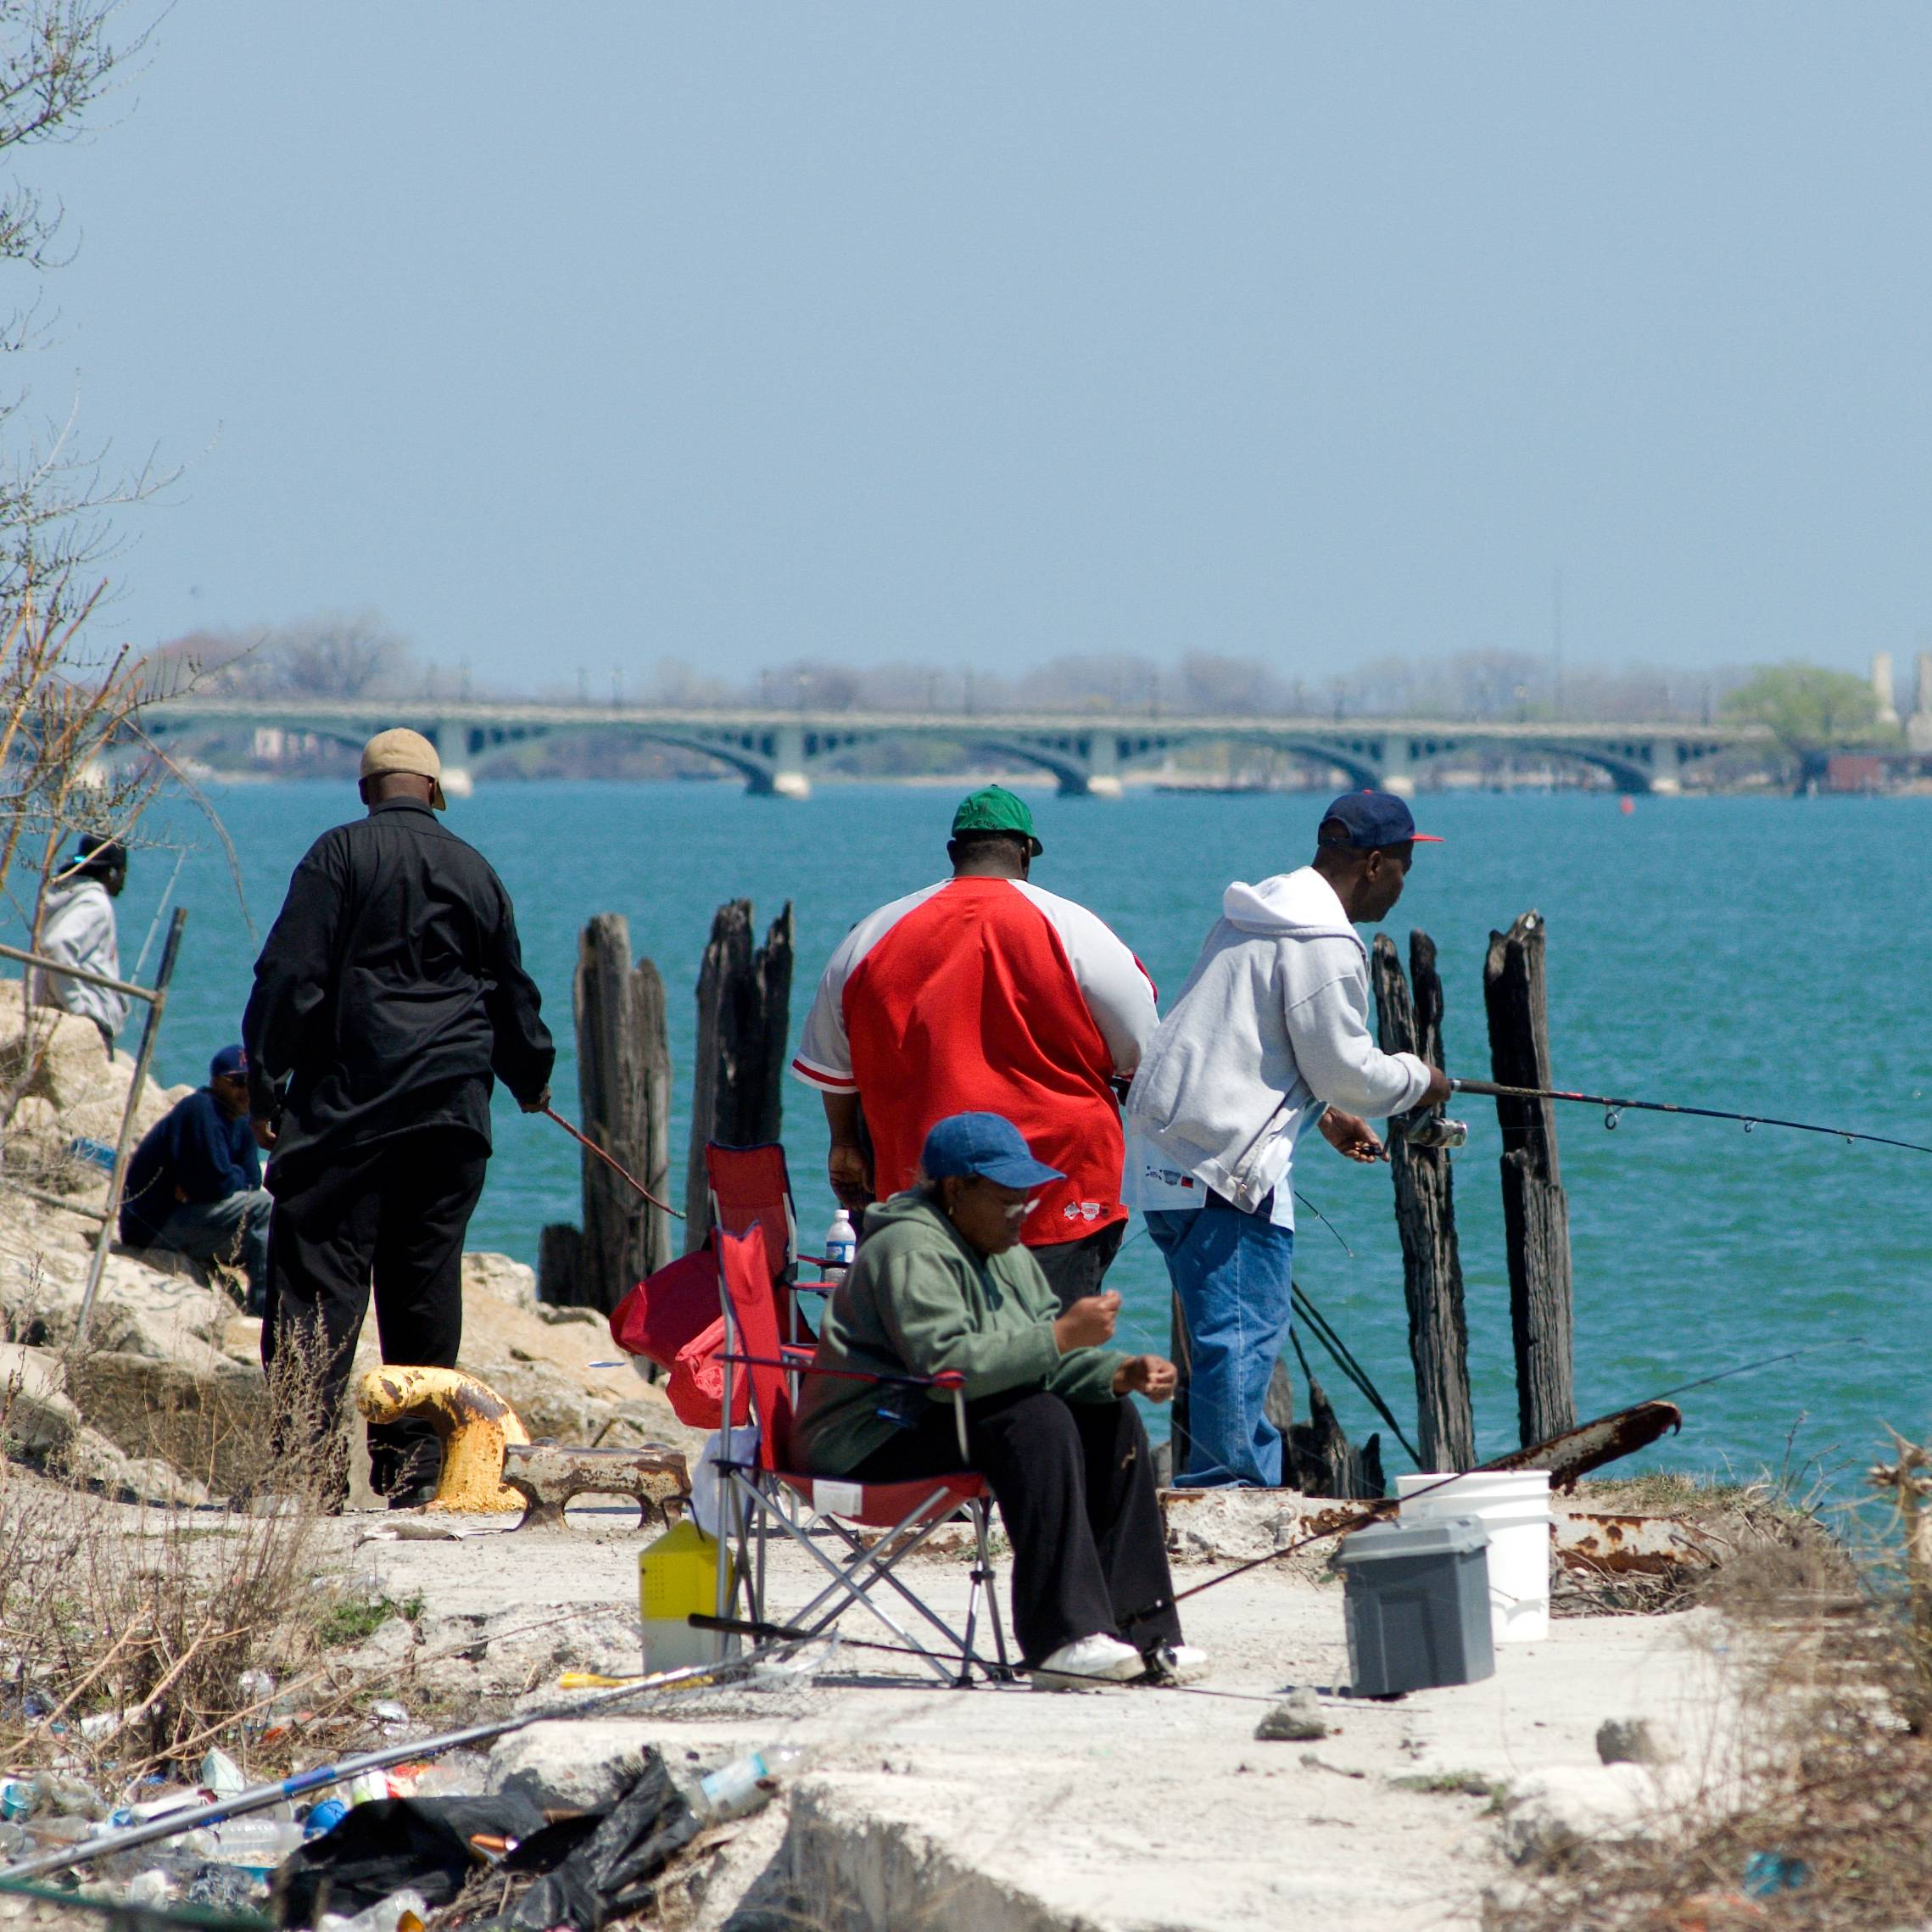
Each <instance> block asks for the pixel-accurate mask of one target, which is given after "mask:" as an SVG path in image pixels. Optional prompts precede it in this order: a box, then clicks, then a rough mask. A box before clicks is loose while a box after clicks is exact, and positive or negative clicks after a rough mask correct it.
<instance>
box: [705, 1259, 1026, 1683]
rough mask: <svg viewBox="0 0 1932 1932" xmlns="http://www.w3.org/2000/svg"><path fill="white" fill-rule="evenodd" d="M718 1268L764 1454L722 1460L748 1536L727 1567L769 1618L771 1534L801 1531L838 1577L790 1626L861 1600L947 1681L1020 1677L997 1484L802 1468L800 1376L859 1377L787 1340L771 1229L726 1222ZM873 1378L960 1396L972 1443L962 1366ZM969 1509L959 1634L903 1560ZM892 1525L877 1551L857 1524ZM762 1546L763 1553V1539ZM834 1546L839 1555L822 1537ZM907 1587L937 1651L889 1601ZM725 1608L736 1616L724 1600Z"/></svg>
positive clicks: (739, 1532) (814, 1621)
mask: <svg viewBox="0 0 1932 1932" xmlns="http://www.w3.org/2000/svg"><path fill="white" fill-rule="evenodd" d="M716 1240H717V1247H718V1272H719V1276H720V1278H721V1281H722V1283H723V1297H724V1316H725V1326H726V1332H727V1338H728V1346H727V1348H726V1349H725V1353H724V1364H725V1376H726V1381H725V1397H724V1399H725V1407H726V1412H727V1413H729V1410H730V1404H731V1401H732V1394H733V1390H732V1382H731V1379H730V1378H731V1376H733V1374H734V1372H736V1371H742V1372H743V1373H744V1375H745V1376H746V1377H747V1378H748V1379H749V1381H750V1382H751V1415H752V1419H753V1421H755V1422H756V1423H757V1429H758V1447H757V1460H756V1461H755V1462H754V1463H752V1464H751V1465H749V1466H748V1465H746V1464H744V1463H740V1462H735V1461H725V1462H720V1463H719V1465H718V1470H719V1473H720V1474H721V1475H723V1477H725V1479H726V1484H727V1488H726V1494H727V1496H728V1497H729V1511H728V1518H727V1522H728V1527H729V1530H730V1532H731V1533H732V1535H733V1537H734V1540H735V1541H736V1543H737V1545H738V1551H739V1560H738V1561H737V1562H736V1563H735V1564H734V1565H730V1566H725V1569H724V1571H723V1572H721V1580H720V1587H721V1594H723V1587H724V1586H723V1577H724V1575H726V1574H735V1575H737V1576H740V1577H743V1578H744V1579H745V1584H746V1590H747V1594H748V1595H749V1597H750V1598H751V1603H750V1610H751V1616H752V1617H753V1619H754V1620H756V1621H757V1622H760V1623H762V1622H766V1621H767V1618H766V1606H765V1562H764V1555H765V1551H764V1542H765V1536H766V1533H767V1531H768V1530H771V1531H775V1532H778V1533H782V1534H783V1535H785V1536H787V1537H789V1538H790V1539H791V1541H792V1542H793V1543H794V1544H796V1546H797V1547H798V1548H799V1549H800V1550H803V1551H804V1552H805V1553H806V1554H807V1555H808V1556H810V1557H811V1559H812V1561H813V1562H815V1563H817V1564H818V1566H819V1567H820V1568H822V1569H823V1570H824V1572H826V1574H827V1575H828V1576H829V1577H830V1579H831V1581H830V1582H829V1583H827V1584H826V1586H825V1588H824V1589H822V1590H820V1591H819V1593H818V1595H817V1596H815V1597H813V1598H812V1600H811V1601H810V1602H809V1603H808V1604H807V1605H805V1607H804V1608H803V1609H802V1610H801V1611H796V1613H795V1614H793V1615H792V1616H790V1617H787V1618H786V1619H785V1623H786V1625H787V1627H788V1628H791V1629H796V1630H809V1631H813V1632H818V1631H822V1630H826V1629H829V1628H831V1626H832V1625H833V1624H835V1623H836V1622H838V1620H839V1618H840V1617H841V1616H843V1615H844V1613H845V1612H846V1610H847V1609H849V1608H851V1607H852V1605H855V1604H856V1605H863V1607H864V1608H865V1609H867V1610H869V1611H871V1612H872V1614H873V1615H874V1617H877V1618H878V1619H879V1622H881V1623H883V1624H884V1625H885V1627H886V1628H887V1629H889V1630H891V1632H892V1633H893V1634H894V1635H895V1636H896V1637H897V1638H898V1639H900V1641H901V1642H902V1643H903V1644H906V1645H907V1648H908V1649H909V1650H912V1651H913V1652H915V1653H916V1654H917V1655H918V1656H921V1657H923V1658H924V1660H925V1661H926V1662H927V1664H928V1665H930V1667H931V1668H932V1669H933V1670H934V1671H935V1672H936V1673H937V1674H938V1676H939V1678H940V1679H941V1682H942V1683H946V1684H954V1685H957V1686H958V1687H960V1688H964V1687H965V1686H966V1685H968V1684H970V1683H971V1682H972V1678H973V1672H974V1671H975V1670H977V1671H979V1672H980V1673H981V1674H982V1675H983V1676H985V1677H986V1679H987V1680H988V1681H989V1682H991V1683H1003V1682H1005V1681H1007V1680H1008V1679H1009V1678H1011V1677H1012V1675H1013V1670H1012V1667H1011V1666H1010V1665H1009V1664H1008V1661H1007V1652H1006V1633H1005V1631H1004V1630H1003V1629H1002V1627H1001V1623H1000V1613H999V1604H998V1601H997V1598H996V1596H995V1594H994V1589H993V1566H992V1553H991V1548H990V1546H989V1539H988V1533H987V1517H988V1510H989V1506H990V1505H991V1492H990V1491H989V1490H988V1489H987V1488H986V1478H985V1477H982V1476H978V1475H974V1474H972V1473H970V1472H965V1473H962V1474H958V1475H949V1476H930V1477H921V1478H919V1479H918V1480H916V1481H913V1482H908V1483H853V1482H849V1481H836V1480H834V1479H833V1478H831V1477H823V1476H806V1475H801V1474H800V1473H798V1472H797V1471H795V1470H794V1469H793V1468H792V1467H791V1466H790V1434H791V1417H792V1402H793V1396H792V1380H793V1377H794V1376H810V1375H814V1374H818V1375H824V1374H831V1373H852V1374H854V1375H859V1371H831V1370H825V1369H818V1368H816V1367H815V1366H814V1365H812V1362H811V1360H810V1359H809V1355H808V1354H807V1351H806V1350H804V1349H802V1348H787V1347H785V1344H784V1343H781V1341H780V1339H779V1307H778V1293H779V1291H778V1289H777V1287H776V1286H775V1284H774V1283H773V1278H772V1270H771V1267H770V1265H769V1264H768V1259H767V1256H766V1254H765V1249H764V1236H763V1231H762V1228H755V1229H753V1230H752V1231H751V1232H750V1233H749V1234H747V1235H745V1236H744V1237H739V1236H736V1235H733V1234H729V1233H727V1232H725V1231H723V1229H722V1228H721V1229H720V1231H719V1232H718V1235H717V1237H716ZM860 1379H862V1380H863V1381H866V1382H881V1383H892V1384H895V1385H917V1386H919V1387H920V1388H950V1389H951V1390H952V1399H953V1403H954V1405H955V1407H954V1414H955V1415H956V1416H957V1418H958V1425H959V1441H960V1447H961V1449H962V1452H963V1450H964V1447H965V1442H966V1404H965V1398H964V1395H963V1393H962V1392H963V1387H964V1378H963V1376H960V1375H959V1374H958V1371H951V1372H949V1373H941V1374H940V1375H937V1376H873V1375H860ZM960 1515H963V1516H965V1517H966V1518H967V1520H968V1521H969V1522H970V1523H971V1524H972V1525H973V1534H974V1550H975V1554H974V1565H973V1572H972V1581H971V1584H970V1587H969V1591H968V1594H967V1599H966V1628H965V1629H964V1631H963V1633H962V1632H960V1631H958V1630H955V1629H954V1628H953V1627H952V1625H951V1624H950V1623H948V1622H946V1619H945V1618H944V1617H941V1615H940V1614H939V1612H938V1611H935V1610H934V1609H933V1608H932V1606H931V1605H930V1604H928V1603H926V1602H925V1601H924V1600H922V1599H921V1598H920V1597H919V1595H918V1594H916V1593H915V1592H914V1591H913V1589H911V1588H910V1586H909V1585H908V1584H907V1583H906V1581H905V1579H904V1578H903V1577H902V1576H901V1575H900V1574H899V1566H900V1565H901V1564H902V1563H903V1562H904V1561H905V1559H906V1558H907V1557H908V1556H909V1555H912V1553H913V1551H914V1550H917V1549H919V1547H920V1545H921V1544H924V1542H925V1541H926V1540H927V1538H930V1536H931V1534H932V1533H933V1532H934V1531H935V1530H936V1529H937V1528H938V1527H939V1526H940V1525H941V1523H943V1522H948V1521H950V1520H951V1519H952V1518H953V1517H954V1516H960ZM849 1523H856V1524H857V1525H859V1526H860V1527H862V1528H864V1529H868V1530H874V1531H883V1532H884V1534H883V1535H882V1536H879V1538H878V1539H877V1540H876V1541H875V1542H874V1544H872V1546H871V1547H870V1548H869V1549H868V1547H867V1546H866V1544H865V1543H864V1542H863V1541H862V1540H861V1539H860V1538H859V1537H858V1536H857V1535H856V1534H854V1533H853V1532H852V1530H851V1529H849V1528H848V1527H846V1525H847V1524H849ZM754 1538H755V1539H756V1542H757V1551H756V1557H755V1559H754V1555H753V1551H752V1549H751V1543H752V1541H753V1539H754ZM828 1541H829V1542H830V1543H832V1544H834V1545H835V1550H834V1551H830V1552H829V1551H828V1550H825V1549H824V1548H822V1547H821V1544H824V1543H826V1542H828ZM888 1589H890V1590H891V1591H893V1592H896V1594H897V1595H898V1596H899V1597H900V1598H902V1599H903V1600H904V1602H905V1603H906V1604H907V1605H909V1606H910V1607H911V1608H912V1609H913V1610H914V1611H917V1612H918V1613H919V1617H923V1618H924V1620H925V1622H927V1623H928V1624H929V1625H930V1626H931V1628H933V1629H934V1630H935V1631H936V1632H937V1633H938V1634H939V1636H940V1637H941V1638H942V1639H944V1640H945V1643H946V1650H944V1651H943V1652H940V1651H935V1650H930V1649H929V1648H928V1647H927V1645H926V1644H923V1643H921V1642H920V1641H919V1637H918V1636H917V1635H915V1634H914V1630H915V1629H916V1628H917V1626H916V1625H914V1626H913V1628H908V1627H907V1623H906V1622H902V1621H901V1619H900V1618H899V1617H896V1616H895V1615H894V1614H893V1611H894V1609H896V1607H897V1606H896V1605H891V1604H889V1603H888V1602H887V1601H885V1600H883V1599H884V1597H885V1591H886V1590H888ZM982 1592H983V1593H984V1594H985V1597H986V1617H987V1620H988V1621H989V1622H991V1625H992V1631H993V1648H994V1652H995V1655H994V1656H992V1657H991V1658H988V1657H984V1656H980V1654H979V1653H978V1652H977V1651H976V1650H974V1648H973V1640H974V1634H975V1633H976V1631H977V1628H978V1622H979V1615H980V1595H981V1593H982ZM719 1614H720V1615H721V1616H722V1615H723V1614H724V1608H723V1605H720V1606H719Z"/></svg>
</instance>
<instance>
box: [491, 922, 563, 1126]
mask: <svg viewBox="0 0 1932 1932" xmlns="http://www.w3.org/2000/svg"><path fill="white" fill-rule="evenodd" d="M496 901H497V916H496V919H495V920H494V923H493V925H492V929H491V931H490V934H489V942H488V943H489V959H488V961H487V964H486V970H487V971H488V973H489V992H488V993H487V994H486V995H485V996H484V1003H485V1005H486V1006H487V1007H488V1008H489V1024H490V1030H491V1032H492V1034H493V1035H494V1041H493V1044H492V1047H491V1050H490V1069H491V1070H492V1071H493V1072H494V1074H495V1075H496V1077H497V1078H498V1079H499V1080H501V1081H502V1082H503V1084H504V1085H505V1086H506V1087H508V1088H509V1089H510V1091H511V1092H512V1093H513V1094H515V1095H516V1097H517V1099H518V1100H523V1101H528V1100H534V1099H536V1098H537V1097H538V1096H539V1094H541V1093H542V1092H544V1089H545V1088H546V1087H548V1086H550V1069H551V1068H552V1067H553V1066H555V1065H556V1057H557V1052H556V1043H555V1042H554V1041H552V1040H551V1038H550V1028H549V1027H547V1026H545V1025H544V1020H543V1013H542V1007H543V1003H544V1001H543V995H542V994H541V993H539V991H537V982H536V981H535V980H533V979H532V978H531V977H530V975H529V974H528V973H526V972H525V971H524V970H523V946H522V941H520V940H519V939H518V938H517V914H516V913H515V911H514V910H513V909H512V908H511V903H510V895H509V894H508V893H507V892H505V891H504V890H503V887H502V885H501V884H500V883H497V885H496Z"/></svg>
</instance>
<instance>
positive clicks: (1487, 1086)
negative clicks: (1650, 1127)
mask: <svg viewBox="0 0 1932 1932" xmlns="http://www.w3.org/2000/svg"><path fill="white" fill-rule="evenodd" d="M1449 1086H1450V1088H1451V1090H1452V1091H1453V1092H1457V1093H1479V1094H1483V1095H1485V1096H1487V1097H1488V1098H1490V1099H1493V1100H1569V1101H1574V1102H1575V1103H1577V1104H1578V1105H1579V1106H1583V1107H1600V1108H1602V1109H1603V1124H1604V1125H1605V1126H1606V1127H1609V1128H1611V1129H1614V1128H1615V1127H1616V1125H1617V1116H1618V1115H1619V1114H1626V1113H1635V1114H1685V1115H1687V1116H1689V1117H1691V1118H1693V1119H1695V1120H1741V1121H1743V1122H1744V1129H1745V1132H1746V1133H1747V1134H1748V1133H1750V1132H1751V1130H1752V1129H1753V1128H1755V1127H1789V1128H1790V1129H1791V1130H1792V1131H1793V1132H1795V1133H1800V1134H1825V1135H1829V1136H1830V1137H1831V1138H1832V1139H1834V1140H1840V1141H1869V1142H1871V1143H1872V1144H1873V1146H1874V1147H1903V1148H1904V1149H1905V1151H1906V1152H1907V1153H1932V1147H1927V1146H1925V1145H1924V1144H1923V1143H1922V1142H1918V1141H1897V1140H1894V1139H1893V1138H1892V1137H1891V1136H1890V1135H1889V1134H1861V1133H1856V1132H1854V1131H1852V1130H1851V1128H1849V1127H1821V1126H1819V1125H1818V1123H1817V1122H1816V1121H1815V1120H1778V1119H1777V1118H1776V1117H1775V1116H1773V1115H1772V1114H1734V1113H1732V1112H1731V1111H1730V1110H1729V1109H1728V1108H1723V1107H1680V1106H1678V1105H1677V1104H1676V1103H1674V1102H1672V1101H1668V1100H1622V1099H1619V1098H1618V1097H1617V1096H1616V1095H1614V1094H1607V1093H1572V1092H1568V1091H1567V1090H1566V1089H1564V1088H1562V1087H1552V1086H1502V1085H1500V1084H1499V1083H1498V1082H1497V1081H1495V1080H1450V1082H1449Z"/></svg>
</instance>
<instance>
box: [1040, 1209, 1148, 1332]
mask: <svg viewBox="0 0 1932 1932" xmlns="http://www.w3.org/2000/svg"><path fill="white" fill-rule="evenodd" d="M1126 1231H1127V1224H1126V1223H1125V1221H1109V1222H1108V1224H1107V1226H1105V1227H1103V1228H1098V1229H1096V1230H1095V1231H1094V1232H1093V1233H1092V1234H1083V1235H1082V1236H1081V1237H1080V1239H1079V1240H1078V1241H1056V1242H1053V1245H1052V1246H1051V1247H1049V1248H1032V1249H1030V1250H1029V1252H1030V1254H1032V1256H1033V1259H1035V1260H1036V1261H1037V1262H1038V1263H1039V1264H1040V1272H1041V1274H1042V1275H1044V1276H1046V1277H1047V1287H1050V1288H1051V1289H1052V1290H1053V1295H1054V1298H1055V1299H1056V1300H1058V1303H1059V1304H1060V1313H1061V1314H1062V1315H1064V1314H1065V1313H1066V1312H1067V1310H1068V1309H1069V1308H1071V1307H1072V1306H1073V1305H1074V1304H1075V1302H1076V1301H1078V1300H1079V1299H1080V1298H1081V1297H1082V1296H1083V1295H1097V1294H1098V1293H1100V1284H1101V1283H1102V1282H1103V1281H1105V1280H1106V1279H1107V1270H1108V1269H1109V1268H1110V1267H1112V1266H1113V1265H1114V1256H1115V1255H1116V1254H1119V1253H1120V1237H1122V1236H1123V1235H1124V1234H1125V1233H1126Z"/></svg>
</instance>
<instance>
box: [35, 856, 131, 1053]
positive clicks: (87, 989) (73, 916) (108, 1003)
mask: <svg viewBox="0 0 1932 1932" xmlns="http://www.w3.org/2000/svg"><path fill="white" fill-rule="evenodd" d="M126 884H127V848H126V846H124V845H122V844H121V843H120V840H117V839H108V838H102V837H99V836H98V835H94V834H91V833H83V834H82V835H81V845H80V849H79V851H78V852H75V855H74V857H73V858H72V859H70V861H69V862H68V863H67V864H66V865H65V866H64V867H63V868H61V870H60V871H59V873H57V874H55V875H54V877H53V879H52V880H51V881H50V882H49V883H48V885H47V899H46V902H45V904H44V906H43V907H42V913H41V922H40V946H39V951H40V953H41V956H42V958H45V959H51V960H57V961H58V962H59V963H60V964H61V965H63V966H78V967H79V968H80V969H81V971H82V972H85V973H98V974H101V976H102V977H103V979H109V980H118V979H119V978H120V946H119V941H118V939H117V936H116V934H115V931H114V901H115V900H116V899H118V898H119V897H120V894H121V889H122V887H123V886H125V885H126ZM32 985H33V991H32V997H33V1002H34V1004H35V1005H36V1006H51V1007H58V1008H60V1010H61V1011H62V1012H64V1013H78V1014H80V1016H81V1018H82V1019H91V1020H92V1021H93V1023H94V1025H95V1026H96V1027H97V1028H98V1030H99V1032H100V1036H101V1043H102V1045H103V1046H104V1047H106V1048H107V1050H108V1058H109V1059H110V1060H111V1059H112V1058H114V1035H115V1034H117V1033H118V1032H120V1029H121V1025H122V1023H123V1022H124V1021H125V1020H126V1018H127V1000H126V997H125V996H124V995H122V994H120V993H116V992H111V991H109V989H108V988H107V987H105V986H92V985H90V984H89V983H88V982H87V980H75V979H72V978H70V976H69V975H68V974H64V973H52V972H48V971H47V970H45V969H42V968H41V967H38V966H36V967H35V968H34V969H33V974H32Z"/></svg>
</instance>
